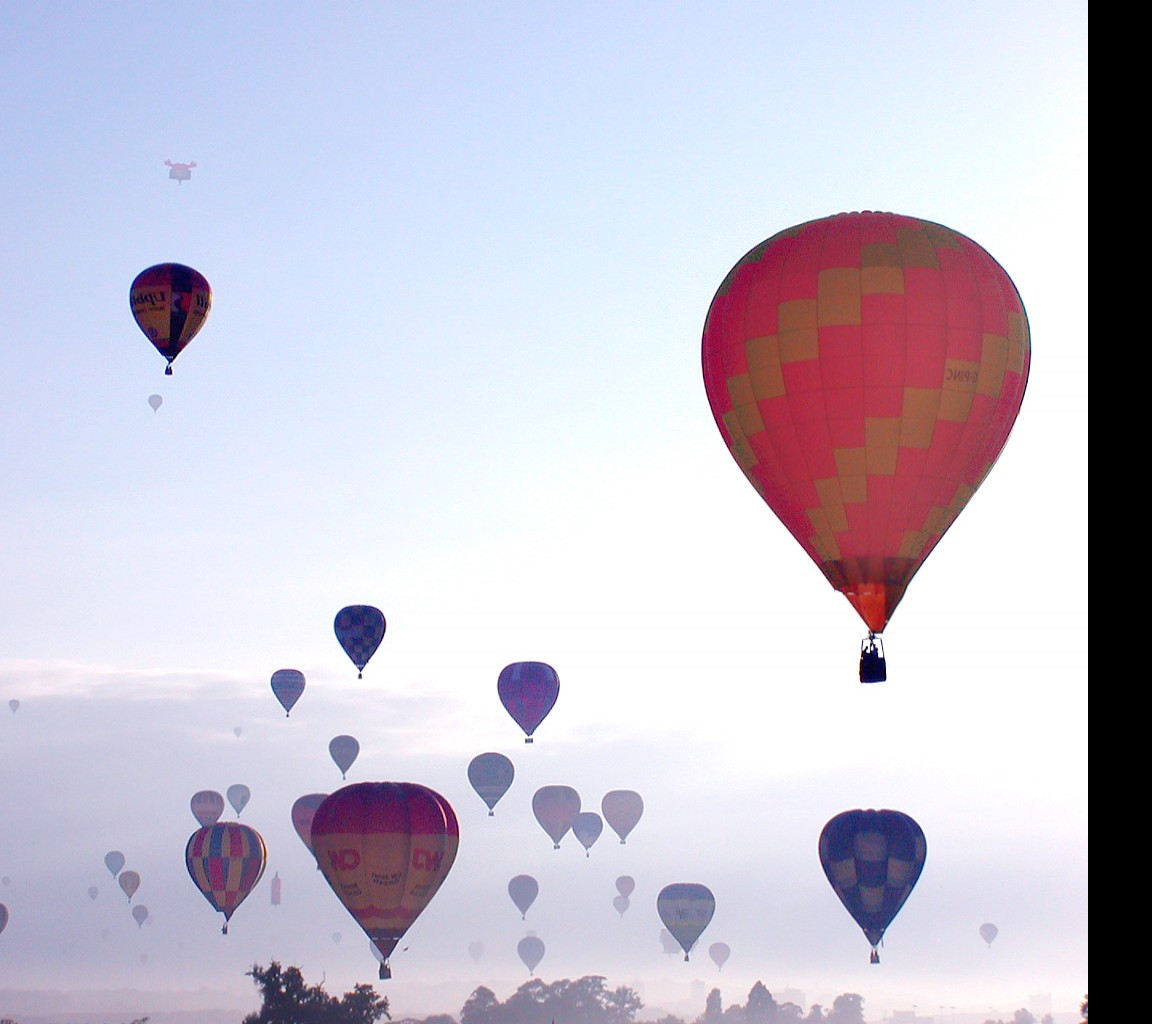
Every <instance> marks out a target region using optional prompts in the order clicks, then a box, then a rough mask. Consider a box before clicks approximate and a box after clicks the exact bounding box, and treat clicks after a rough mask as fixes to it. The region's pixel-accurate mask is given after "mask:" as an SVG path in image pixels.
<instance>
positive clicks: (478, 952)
mask: <svg viewBox="0 0 1152 1024" xmlns="http://www.w3.org/2000/svg"><path fill="white" fill-rule="evenodd" d="M468 955H469V956H470V957H471V958H472V962H473V963H479V962H480V958H481V957H482V956H483V955H484V943H483V942H469V943H468Z"/></svg>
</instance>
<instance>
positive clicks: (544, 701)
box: [496, 661, 560, 743]
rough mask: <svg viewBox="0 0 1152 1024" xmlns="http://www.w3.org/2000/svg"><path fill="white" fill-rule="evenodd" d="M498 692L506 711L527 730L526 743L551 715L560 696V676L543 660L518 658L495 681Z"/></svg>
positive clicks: (525, 732) (525, 733) (525, 734)
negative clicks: (518, 659)
mask: <svg viewBox="0 0 1152 1024" xmlns="http://www.w3.org/2000/svg"><path fill="white" fill-rule="evenodd" d="M496 692H497V694H498V695H499V697H500V703H501V704H503V705H504V710H505V711H507V712H508V714H509V715H511V716H512V720H513V721H514V722H515V723H516V724H517V725H518V726H520V728H521V729H523V730H524V742H525V743H531V742H532V734H533V733H534V732H535V731H536V730H537V728H538V727H539V726H540V723H541V722H543V721H544V719H545V718H547V717H548V712H549V711H551V710H552V708H553V707H555V705H556V698H557V697H558V696H559V695H560V677H559V676H558V675H557V674H556V670H555V669H554V668H553V667H552V666H551V665H546V664H544V662H542V661H517V662H515V663H514V664H511V665H506V666H505V667H504V668H503V669H502V670H501V672H500V678H499V679H497V680H496Z"/></svg>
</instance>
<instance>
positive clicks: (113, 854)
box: [104, 850, 124, 878]
mask: <svg viewBox="0 0 1152 1024" xmlns="http://www.w3.org/2000/svg"><path fill="white" fill-rule="evenodd" d="M104 866H105V867H106V868H107V869H108V870H109V871H111V872H112V877H113V878H115V877H116V876H117V875H118V874H120V871H121V869H122V868H123V867H124V854H122V853H121V852H120V851H119V850H109V851H108V852H107V853H106V854H104Z"/></svg>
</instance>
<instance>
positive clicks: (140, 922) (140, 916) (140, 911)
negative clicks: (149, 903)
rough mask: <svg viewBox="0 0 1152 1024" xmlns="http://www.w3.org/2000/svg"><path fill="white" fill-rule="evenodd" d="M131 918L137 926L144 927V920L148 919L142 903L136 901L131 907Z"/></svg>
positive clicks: (146, 909) (146, 910)
mask: <svg viewBox="0 0 1152 1024" xmlns="http://www.w3.org/2000/svg"><path fill="white" fill-rule="evenodd" d="M132 919H133V920H134V921H135V922H136V927H137V928H142V927H144V922H145V921H147V920H148V908H147V907H146V906H144V904H143V903H137V904H136V906H134V907H133V908H132Z"/></svg>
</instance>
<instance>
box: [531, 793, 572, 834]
mask: <svg viewBox="0 0 1152 1024" xmlns="http://www.w3.org/2000/svg"><path fill="white" fill-rule="evenodd" d="M532 813H533V814H535V815H536V820H537V821H538V822H539V823H540V827H541V828H542V829H544V831H545V832H547V833H548V835H549V836H550V837H551V838H552V844H553V849H556V850H559V849H560V840H561V839H563V838H564V833H565V832H567V831H568V830H569V829H570V828H571V827H572V823H573V822H574V821H575V820H576V815H577V814H579V813H580V794H579V793H577V792H576V790H574V789H573V788H572V787H571V786H541V787H540V788H539V789H538V790H536V792H535V794H534V795H533V797H532Z"/></svg>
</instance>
